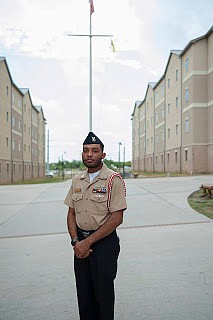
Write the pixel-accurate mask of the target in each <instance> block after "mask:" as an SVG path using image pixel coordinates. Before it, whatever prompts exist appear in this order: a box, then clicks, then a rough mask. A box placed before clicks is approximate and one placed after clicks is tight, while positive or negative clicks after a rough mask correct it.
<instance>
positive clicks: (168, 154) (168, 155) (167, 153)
mask: <svg viewBox="0 0 213 320" xmlns="http://www.w3.org/2000/svg"><path fill="white" fill-rule="evenodd" d="M167 163H169V152H168V153H167Z"/></svg>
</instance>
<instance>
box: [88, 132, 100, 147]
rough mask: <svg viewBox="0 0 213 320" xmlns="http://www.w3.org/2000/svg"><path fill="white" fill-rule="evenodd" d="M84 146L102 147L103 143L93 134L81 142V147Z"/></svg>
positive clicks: (89, 134)
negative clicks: (95, 145)
mask: <svg viewBox="0 0 213 320" xmlns="http://www.w3.org/2000/svg"><path fill="white" fill-rule="evenodd" d="M84 144H100V145H101V146H103V147H104V144H103V142H102V141H101V140H100V139H99V138H98V137H97V136H96V135H95V134H94V133H93V132H89V133H88V136H87V137H86V139H85V140H84V142H83V145H84Z"/></svg>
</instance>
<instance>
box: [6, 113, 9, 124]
mask: <svg viewBox="0 0 213 320" xmlns="http://www.w3.org/2000/svg"><path fill="white" fill-rule="evenodd" d="M6 120H7V122H8V120H9V112H7V113H6Z"/></svg>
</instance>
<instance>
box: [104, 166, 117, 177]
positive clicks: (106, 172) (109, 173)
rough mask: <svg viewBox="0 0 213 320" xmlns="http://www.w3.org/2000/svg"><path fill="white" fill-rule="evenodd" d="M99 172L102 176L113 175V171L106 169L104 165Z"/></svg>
mask: <svg viewBox="0 0 213 320" xmlns="http://www.w3.org/2000/svg"><path fill="white" fill-rule="evenodd" d="M101 172H102V174H106V175H107V176H108V177H110V176H111V175H112V174H113V173H115V171H113V170H112V169H110V168H108V167H107V166H106V165H105V164H104V165H103V167H102V170H101Z"/></svg>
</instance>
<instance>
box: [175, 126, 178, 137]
mask: <svg viewBox="0 0 213 320" xmlns="http://www.w3.org/2000/svg"><path fill="white" fill-rule="evenodd" d="M175 133H176V136H177V135H178V124H177V123H176V126H175Z"/></svg>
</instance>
